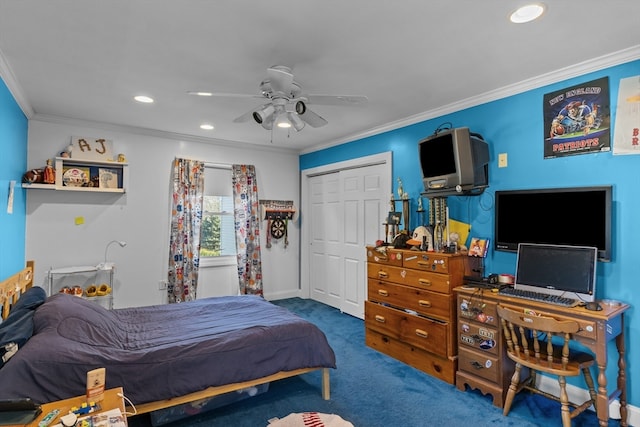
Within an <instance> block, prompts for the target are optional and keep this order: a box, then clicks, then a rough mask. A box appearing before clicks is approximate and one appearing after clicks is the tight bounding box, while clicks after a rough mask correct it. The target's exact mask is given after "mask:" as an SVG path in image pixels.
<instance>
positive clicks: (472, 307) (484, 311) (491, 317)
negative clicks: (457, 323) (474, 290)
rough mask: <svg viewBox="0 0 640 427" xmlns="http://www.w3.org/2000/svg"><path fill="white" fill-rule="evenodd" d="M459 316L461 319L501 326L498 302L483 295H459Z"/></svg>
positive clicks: (496, 326) (495, 326)
mask: <svg viewBox="0 0 640 427" xmlns="http://www.w3.org/2000/svg"><path fill="white" fill-rule="evenodd" d="M487 292H488V291H487ZM458 316H459V318H460V319H466V320H470V321H471V320H472V321H475V322H479V323H484V324H486V325H490V326H493V327H494V328H499V327H500V319H499V318H498V313H497V311H496V303H495V302H492V301H487V300H486V299H484V298H483V297H482V295H478V296H467V295H458Z"/></svg>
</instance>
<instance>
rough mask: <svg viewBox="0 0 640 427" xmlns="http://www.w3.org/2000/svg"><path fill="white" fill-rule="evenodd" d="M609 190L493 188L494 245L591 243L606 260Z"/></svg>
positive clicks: (608, 254)
mask: <svg viewBox="0 0 640 427" xmlns="http://www.w3.org/2000/svg"><path fill="white" fill-rule="evenodd" d="M611 194H612V187H611V186H598V187H573V188H544V189H532V190H507V191H496V192H495V217H494V219H495V222H494V239H493V242H494V248H495V249H496V250H499V251H511V252H515V251H516V250H517V249H518V244H519V243H545V244H554V245H573V246H594V247H596V248H598V259H599V260H600V261H610V260H611V205H612V198H611V197H612V195H611Z"/></svg>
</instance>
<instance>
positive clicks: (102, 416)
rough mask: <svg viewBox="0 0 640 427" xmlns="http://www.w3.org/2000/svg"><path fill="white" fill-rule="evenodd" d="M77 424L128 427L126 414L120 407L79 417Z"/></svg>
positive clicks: (92, 426) (98, 426)
mask: <svg viewBox="0 0 640 427" xmlns="http://www.w3.org/2000/svg"><path fill="white" fill-rule="evenodd" d="M77 425H78V426H82V427H127V423H126V421H125V416H124V415H123V414H122V412H121V411H120V409H118V408H115V409H110V410H108V411H105V412H100V413H99V414H95V415H89V416H87V417H83V418H79V419H78V424H77Z"/></svg>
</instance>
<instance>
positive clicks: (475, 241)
mask: <svg viewBox="0 0 640 427" xmlns="http://www.w3.org/2000/svg"><path fill="white" fill-rule="evenodd" d="M488 251H489V239H485V238H480V237H472V238H471V243H470V244H469V256H475V257H479V258H484V257H486V256H487V252H488Z"/></svg>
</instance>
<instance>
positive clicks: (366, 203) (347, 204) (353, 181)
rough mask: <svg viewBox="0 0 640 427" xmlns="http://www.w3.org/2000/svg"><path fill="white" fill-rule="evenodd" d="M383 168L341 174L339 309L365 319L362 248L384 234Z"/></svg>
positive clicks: (384, 192) (359, 169)
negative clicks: (341, 250)
mask: <svg viewBox="0 0 640 427" xmlns="http://www.w3.org/2000/svg"><path fill="white" fill-rule="evenodd" d="M385 172H386V166H385V165H374V166H367V167H363V168H357V169H348V170H345V171H341V172H340V182H341V184H342V185H341V188H342V192H341V197H342V205H343V227H344V228H343V232H342V236H343V246H342V248H343V252H342V261H343V272H342V273H343V280H344V281H343V286H344V292H343V295H344V297H343V298H342V301H341V303H342V304H341V306H340V307H339V308H340V310H342V311H343V312H345V313H348V314H351V315H352V316H355V317H359V318H361V319H364V302H365V300H366V299H367V295H366V289H367V257H366V251H365V245H367V244H373V243H375V241H376V240H377V239H381V238H382V236H383V235H384V232H383V231H382V222H383V215H385V212H384V211H385V209H386V210H388V206H389V203H388V200H387V199H388V197H387V192H388V189H386V188H384V187H385V186H384V185H383V183H384V182H385V180H387V181H388V180H389V178H388V177H385V176H384V175H385Z"/></svg>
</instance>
